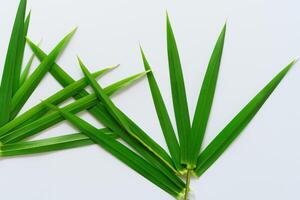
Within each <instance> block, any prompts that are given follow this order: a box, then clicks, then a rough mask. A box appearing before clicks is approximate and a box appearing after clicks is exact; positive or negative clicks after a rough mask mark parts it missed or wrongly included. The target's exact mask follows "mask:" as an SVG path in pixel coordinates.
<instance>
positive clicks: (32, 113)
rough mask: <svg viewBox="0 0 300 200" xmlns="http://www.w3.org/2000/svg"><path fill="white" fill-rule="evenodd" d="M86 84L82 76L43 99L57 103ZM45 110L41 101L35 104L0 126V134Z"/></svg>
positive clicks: (96, 74)
mask: <svg viewBox="0 0 300 200" xmlns="http://www.w3.org/2000/svg"><path fill="white" fill-rule="evenodd" d="M111 69H113V67H108V68H105V69H103V70H100V71H98V72H95V73H93V77H95V78H96V77H98V76H100V75H102V74H103V73H105V72H107V71H108V70H111ZM88 84H89V82H88V81H87V80H86V78H82V79H80V80H78V81H76V82H73V83H72V84H70V85H68V86H67V87H65V88H64V89H62V90H60V91H58V92H57V93H55V94H53V95H52V96H50V97H48V98H47V99H45V100H44V101H46V102H48V103H51V104H55V105H58V104H60V103H62V102H63V101H65V100H67V99H68V98H70V97H72V96H73V95H75V94H77V93H78V92H80V91H81V90H83V89H84V88H85V87H86V86H87V85H88ZM117 87H119V82H118V84H117V85H115V84H113V85H110V87H109V90H108V92H110V90H114V89H116V88H117ZM106 91H107V90H106ZM47 112H48V109H47V108H45V106H44V105H43V104H42V103H40V104H37V105H36V106H34V107H32V108H30V109H29V110H28V111H26V112H24V113H22V114H21V115H20V116H18V117H16V118H15V119H13V120H11V121H10V122H8V123H7V124H5V125H4V126H2V127H0V136H3V135H5V134H6V133H7V132H9V131H11V130H14V129H17V128H20V125H22V126H24V124H29V123H30V122H33V121H35V120H37V119H39V118H40V117H42V116H43V115H44V114H46V113H47ZM25 122H26V123H25Z"/></svg>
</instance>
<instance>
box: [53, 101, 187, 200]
mask: <svg viewBox="0 0 300 200" xmlns="http://www.w3.org/2000/svg"><path fill="white" fill-rule="evenodd" d="M52 107H54V106H52ZM54 109H55V110H57V111H59V112H60V114H61V115H62V116H63V117H65V118H66V119H67V120H68V121H70V122H71V123H72V124H73V125H74V126H75V127H76V128H78V129H79V130H80V131H82V133H84V134H86V135H87V136H88V137H89V138H90V139H91V140H93V141H94V142H95V143H97V144H98V145H99V146H101V147H102V148H104V149H105V150H106V151H108V152H109V153H111V154H112V155H113V156H115V157H116V158H118V159H119V160H120V161H122V162H123V163H124V164H126V165H127V166H128V167H130V168H131V169H133V170H135V171H136V172H138V173H139V174H140V175H142V176H144V177H145V178H147V179H148V180H149V181H151V182H152V183H154V184H155V185H157V186H158V187H160V188H161V189H163V190H164V191H166V192H167V193H169V194H170V195H172V196H174V197H178V196H179V195H181V193H182V192H183V188H178V187H177V186H176V185H175V184H174V183H172V182H171V181H170V179H169V178H168V177H166V176H165V175H164V174H162V173H161V172H160V171H159V170H158V169H156V168H154V167H153V166H152V165H150V164H149V163H148V162H147V161H146V160H144V159H143V158H142V157H140V156H139V155H138V154H136V153H135V152H134V151H132V150H130V149H129V148H127V147H126V146H125V145H123V144H122V143H120V142H118V141H117V140H114V139H112V138H111V137H108V136H107V135H104V134H102V135H99V134H97V131H98V130H97V129H96V128H95V127H93V126H92V125H90V124H89V123H87V122H86V121H84V120H82V119H80V118H79V117H77V116H75V115H72V114H71V113H69V112H65V111H63V110H61V109H58V108H57V107H54Z"/></svg>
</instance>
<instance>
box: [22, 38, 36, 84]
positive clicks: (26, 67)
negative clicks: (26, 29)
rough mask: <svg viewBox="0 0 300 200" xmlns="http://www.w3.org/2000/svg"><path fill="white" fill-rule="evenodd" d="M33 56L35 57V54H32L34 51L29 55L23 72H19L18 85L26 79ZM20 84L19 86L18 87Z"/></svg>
mask: <svg viewBox="0 0 300 200" xmlns="http://www.w3.org/2000/svg"><path fill="white" fill-rule="evenodd" d="M40 43H41V42H40ZM40 43H39V44H40ZM39 44H38V45H39ZM34 58H35V55H34V53H32V55H31V56H30V58H29V60H28V62H27V64H26V65H25V67H24V70H23V72H22V74H21V77H20V84H19V85H20V86H21V85H23V84H24V82H25V81H26V80H27V77H28V75H29V72H30V68H31V66H32V63H33V60H34ZM20 86H19V87H20Z"/></svg>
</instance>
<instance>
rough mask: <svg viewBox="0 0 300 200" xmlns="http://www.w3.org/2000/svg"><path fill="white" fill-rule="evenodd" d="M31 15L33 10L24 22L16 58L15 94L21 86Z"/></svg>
mask: <svg viewBox="0 0 300 200" xmlns="http://www.w3.org/2000/svg"><path fill="white" fill-rule="evenodd" d="M30 15H31V11H30V12H29V14H28V15H27V17H26V20H25V23H24V32H23V35H22V37H21V38H20V45H19V47H18V56H17V60H16V69H15V74H16V77H15V79H14V83H13V95H14V94H15V93H16V92H17V90H18V89H19V87H20V78H21V68H22V63H23V57H24V52H25V44H26V40H25V38H26V36H27V32H28V27H29V23H30Z"/></svg>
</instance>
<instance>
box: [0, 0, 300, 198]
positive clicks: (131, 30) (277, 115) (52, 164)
mask: <svg viewBox="0 0 300 200" xmlns="http://www.w3.org/2000/svg"><path fill="white" fill-rule="evenodd" d="M17 4H18V1H17V0H13V1H4V0H2V1H1V7H0V25H1V31H0V45H1V47H2V48H1V49H0V58H1V69H2V66H3V63H4V56H5V53H6V48H7V43H8V38H9V34H10V31H11V24H12V21H13V19H14V16H15V11H16V6H17ZM28 4H29V5H28V8H31V9H32V21H31V22H32V23H31V27H30V31H29V36H30V38H31V39H33V40H34V41H39V40H40V39H41V38H43V43H42V47H43V49H46V50H47V52H49V51H50V50H51V48H53V46H54V45H55V44H56V43H57V41H58V40H59V39H60V38H61V37H62V36H63V35H64V34H66V33H67V32H69V31H70V30H71V29H72V28H73V27H74V26H77V25H78V26H79V29H78V32H77V34H76V36H75V37H74V38H73V40H72V42H71V44H70V45H69V46H68V48H67V50H66V51H65V53H64V54H63V56H62V57H61V58H60V60H59V61H58V63H59V64H60V65H61V66H63V68H64V69H65V70H66V71H67V72H68V73H70V74H71V75H73V76H74V77H76V78H79V77H81V76H82V74H81V71H80V69H79V67H78V64H77V62H76V57H75V56H76V55H80V56H81V58H82V59H83V60H84V61H85V63H86V65H87V66H89V68H90V69H91V70H97V69H99V67H102V66H107V65H112V64H118V63H120V64H121V67H120V68H119V69H117V70H115V71H114V72H111V73H110V74H108V75H106V76H105V77H104V78H102V79H101V81H100V82H101V83H102V84H108V83H110V82H112V81H115V80H118V79H120V78H122V77H125V76H128V75H131V74H133V73H136V72H140V71H141V70H143V67H142V62H141V58H140V54H139V50H138V43H139V42H140V43H141V44H142V45H143V47H144V50H145V52H146V54H147V56H148V58H149V61H150V63H151V64H152V66H153V69H154V70H155V75H156V77H157V79H158V81H159V84H160V86H161V90H162V92H163V94H164V97H165V100H166V102H167V106H168V108H169V110H170V112H171V111H172V109H171V107H172V106H171V99H170V87H169V80H168V79H169V77H168V69H167V57H166V41H165V35H166V33H165V10H166V9H167V10H168V12H169V15H170V17H171V21H172V24H173V28H174V32H175V35H176V38H177V42H178V46H179V49H180V53H181V59H182V64H183V71H184V75H185V81H186V87H187V94H188V101H189V106H190V112H191V114H193V111H194V108H195V103H196V100H197V96H198V92H199V87H200V83H201V82H202V78H203V74H204V70H205V69H206V65H207V62H208V59H209V56H210V53H211V50H212V48H213V45H214V42H215V40H216V38H217V36H218V34H219V31H220V30H221V27H222V25H223V24H224V22H225V20H226V19H227V20H228V29H227V36H226V43H225V49H224V56H223V61H222V66H221V70H220V76H219V81H218V86H217V92H216V95H215V101H214V105H213V110H212V115H211V118H210V122H209V127H208V131H207V137H206V143H207V142H208V141H209V140H211V139H212V138H213V137H214V136H215V135H216V134H217V133H218V132H219V131H220V130H221V129H222V128H223V127H224V126H225V125H226V123H227V122H228V121H229V120H230V119H231V118H232V117H233V116H234V115H235V114H236V113H237V112H238V111H239V110H240V109H241V108H242V106H243V105H245V104H246V103H247V102H248V101H249V100H250V98H251V97H252V96H254V95H255V94H256V92H258V91H259V89H260V88H262V87H263V86H264V85H265V84H266V83H267V81H269V80H270V79H271V78H272V77H273V76H274V75H275V74H276V73H277V72H278V71H279V70H280V69H282V67H284V66H285V65H286V64H287V63H288V62H290V61H291V59H293V58H295V57H297V56H299V54H300V15H299V5H300V4H299V1H295V0H286V1H279V0H272V1H271V0H264V1H262V0H252V1H238V0H229V1H216V0H210V1H207V0H206V1H199V0H197V1H189V0H186V1H164V0H152V1H138V0H110V1H96V0H86V1H72V0H51V1H40V0H29V3H28ZM28 52H29V51H27V53H26V55H27V56H26V58H28V55H29V53H28ZM1 71H2V70H1ZM1 73H2V72H1ZM299 77H300V70H299V64H297V65H296V66H295V68H294V69H293V70H292V71H291V72H290V73H289V74H288V76H287V77H286V79H285V80H284V81H283V82H282V84H281V85H280V86H279V87H278V89H277V90H276V91H275V92H274V94H273V95H272V96H271V97H270V98H269V100H268V101H267V103H266V104H265V105H264V106H263V108H262V109H261V111H260V112H259V113H258V114H257V116H256V117H255V119H254V120H253V121H252V122H251V124H250V125H249V126H248V127H247V128H246V129H245V131H244V132H243V134H242V136H241V137H239V138H238V140H237V141H236V142H235V143H234V144H233V145H232V146H231V148H230V149H229V150H228V151H227V152H226V153H225V154H224V155H223V156H222V157H221V158H220V159H219V160H218V161H217V162H216V164H215V165H213V167H211V168H210V169H209V170H208V171H207V173H206V174H205V175H204V176H203V177H202V178H201V179H200V180H197V181H193V182H192V188H193V191H194V194H195V196H196V198H195V199H202V200H217V199H223V200H225V199H226V200H239V199H243V200H252V199H273V200H282V199H289V200H297V199H299V198H300V194H299V184H300V174H299V167H300V146H299V140H300V135H299V131H300V126H299V124H300V123H299V119H300V114H299V111H300V103H299V102H300V95H299V94H300V91H299V85H300V78H299ZM60 88H61V87H60V86H59V85H58V84H57V83H56V82H55V81H54V79H53V78H52V77H51V76H49V75H48V76H47V77H46V78H45V79H44V80H43V82H42V84H41V85H40V86H39V87H38V89H37V90H36V91H35V93H34V95H33V96H32V98H31V99H30V100H29V102H28V103H27V104H26V108H25V110H26V109H27V108H29V107H31V106H33V105H35V104H36V103H38V102H39V100H40V99H43V98H45V97H47V96H49V95H50V94H53V93H54V92H55V91H57V90H58V89H60ZM114 101H115V102H116V103H117V105H119V107H120V108H122V110H124V111H125V112H126V113H127V114H128V115H129V116H130V117H132V119H134V120H135V121H136V122H137V123H138V124H139V125H140V126H141V127H142V128H143V129H144V130H146V131H147V133H149V135H151V137H153V138H155V139H156V140H157V141H158V142H159V143H160V144H162V145H163V146H164V147H165V144H164V140H163V137H162V133H161V131H160V128H159V124H158V120H157V118H156V114H155V110H154V106H153V104H152V100H151V95H150V91H149V88H148V83H147V81H146V80H145V79H144V80H142V81H140V82H139V83H138V84H136V85H135V86H134V87H131V88H130V89H128V90H126V92H123V93H121V94H118V95H117V96H115V97H114ZM85 117H88V118H89V119H91V120H92V118H90V117H89V116H87V115H85ZM172 120H173V121H174V119H173V115H172ZM73 131H74V130H73V128H71V127H70V126H69V125H68V124H67V123H61V124H60V125H59V126H55V127H54V128H51V129H49V130H47V131H45V132H44V133H43V134H41V135H39V136H38V137H37V138H42V137H48V136H53V135H60V134H63V133H71V132H73ZM0 177H1V178H0V188H1V199H5V200H18V199H23V200H66V199H73V200H81V199H89V200H96V199H113V200H115V199H143V200H147V199H149V200H150V199H151V200H152V199H164V200H165V199H172V198H171V197H170V196H169V195H168V194H166V193H165V192H163V191H162V190H160V189H159V188H157V187H156V186H154V185H153V184H152V183H150V182H149V181H147V180H146V179H144V178H143V177H141V176H140V175H138V174H137V173H135V172H134V171H132V170H131V169H129V168H127V167H126V166H125V165H124V164H122V163H120V162H119V161H117V160H116V159H115V158H113V157H112V156H111V155H109V154H108V153H106V152H104V151H103V150H102V149H100V148H98V147H97V146H90V147H85V148H79V149H72V150H67V151H60V152H56V153H49V154H44V155H37V156H26V157H19V158H12V159H5V160H1V164H0Z"/></svg>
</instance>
